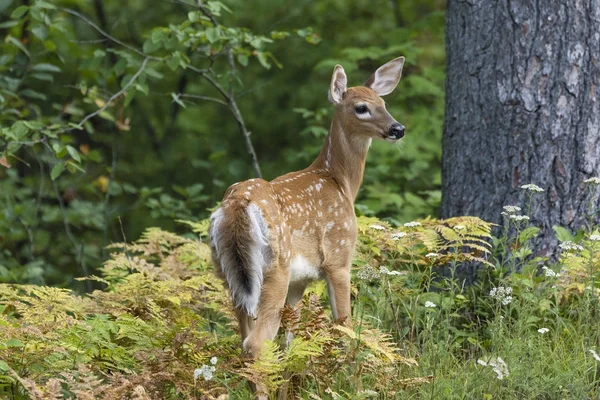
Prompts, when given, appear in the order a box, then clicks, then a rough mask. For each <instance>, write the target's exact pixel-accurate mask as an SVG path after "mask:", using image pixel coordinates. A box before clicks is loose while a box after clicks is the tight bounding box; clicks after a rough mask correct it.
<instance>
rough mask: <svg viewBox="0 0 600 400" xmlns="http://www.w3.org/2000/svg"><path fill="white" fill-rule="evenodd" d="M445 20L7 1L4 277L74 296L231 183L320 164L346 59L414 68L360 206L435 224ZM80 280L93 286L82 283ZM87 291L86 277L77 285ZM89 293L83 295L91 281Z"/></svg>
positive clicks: (327, 5) (269, 7) (93, 1)
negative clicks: (152, 229) (431, 218)
mask: <svg viewBox="0 0 600 400" xmlns="http://www.w3.org/2000/svg"><path fill="white" fill-rule="evenodd" d="M444 9H445V2H444V1H441V0H426V1H402V2H400V1H383V0H378V1H366V0H365V1H342V0H319V1H275V0H268V1H260V2H252V3H251V5H250V3H249V2H246V1H240V0H230V1H227V2H223V3H222V2H219V1H208V2H203V3H196V2H193V1H183V0H153V1H148V0H131V1H127V2H126V3H124V2H121V1H114V0H108V1H101V0H85V1H83V0H77V1H75V0H59V1H52V2H46V1H38V0H0V32H1V35H2V36H3V37H4V40H3V41H2V43H1V44H0V47H1V51H0V126H1V128H0V164H1V166H0V251H1V252H0V281H2V282H19V283H36V284H51V285H64V286H72V285H73V277H77V276H85V275H92V274H94V273H95V267H96V266H99V265H101V262H102V261H103V260H104V259H105V257H106V250H105V247H106V246H107V245H109V244H110V243H112V242H115V241H123V240H134V239H135V238H137V237H138V236H139V235H140V233H141V232H142V231H143V230H144V229H145V228H147V227H149V226H160V227H163V228H165V229H169V230H175V231H178V230H179V231H180V232H181V231H185V230H186V228H185V227H184V226H182V225H180V224H178V223H177V222H176V220H192V221H197V220H200V219H202V218H206V217H207V216H208V214H209V212H210V211H209V210H210V208H211V207H213V206H214V205H215V204H216V202H217V201H219V200H220V199H221V196H222V194H223V192H224V190H225V189H226V188H227V187H228V186H229V185H230V184H232V183H234V182H237V181H240V180H244V179H247V178H250V177H254V176H255V175H256V172H255V171H254V169H253V163H252V158H251V156H250V155H249V154H248V148H247V143H246V138H245V136H244V134H247V135H249V138H250V141H251V144H252V145H253V147H254V149H255V151H256V154H257V159H258V164H259V166H260V168H261V170H262V175H263V177H264V178H266V179H272V178H274V177H276V176H278V175H280V174H283V173H285V172H288V171H291V170H295V169H301V168H304V167H305V166H307V165H308V164H309V163H310V162H311V161H312V159H313V158H314V157H315V156H316V154H317V153H318V151H319V149H320V147H321V145H322V143H323V140H324V137H325V135H326V133H327V128H328V124H329V121H330V117H331V113H332V108H331V107H330V104H329V103H328V102H327V87H328V83H329V79H330V76H331V71H332V68H333V66H334V65H335V64H336V63H340V64H342V65H343V66H344V68H345V69H346V71H347V74H348V76H349V84H350V85H359V84H362V82H363V81H364V80H365V79H366V78H367V77H368V76H369V75H370V74H371V73H372V71H374V70H375V69H376V68H377V67H378V66H379V65H381V64H382V63H384V62H386V61H388V60H390V59H392V58H394V57H398V56H400V55H404V56H405V57H406V60H407V61H406V64H405V69H404V74H403V79H402V82H401V84H400V85H399V89H398V90H396V92H395V93H394V94H392V95H390V96H389V97H388V98H386V101H387V103H388V108H389V110H390V112H391V114H392V115H394V116H395V117H396V119H398V120H399V121H400V122H402V123H403V124H404V125H405V126H406V127H407V136H406V139H404V140H403V142H402V143H401V144H400V145H399V146H390V145H389V144H387V143H383V142H381V143H380V142H377V143H374V145H373V147H372V149H371V153H370V154H369V158H368V165H367V173H366V176H365V182H364V185H363V187H362V189H361V192H360V194H359V197H358V200H357V209H358V210H359V212H360V213H362V214H365V215H376V216H378V217H380V218H383V219H384V220H387V221H390V222H391V223H398V222H406V221H409V220H412V219H415V218H421V217H425V216H427V215H437V212H438V208H439V202H440V184H441V182H440V177H441V173H440V164H441V136H442V125H443V107H444V64H445V54H444ZM79 284H80V283H79ZM75 285H77V283H75ZM80 289H84V287H83V286H81V287H80Z"/></svg>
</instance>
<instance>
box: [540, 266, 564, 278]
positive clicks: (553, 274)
mask: <svg viewBox="0 0 600 400" xmlns="http://www.w3.org/2000/svg"><path fill="white" fill-rule="evenodd" d="M542 270H543V271H544V274H545V275H546V276H549V277H551V278H556V277H558V276H560V274H559V273H558V272H554V271H553V270H551V269H550V268H548V267H546V266H545V265H544V266H543V267H542Z"/></svg>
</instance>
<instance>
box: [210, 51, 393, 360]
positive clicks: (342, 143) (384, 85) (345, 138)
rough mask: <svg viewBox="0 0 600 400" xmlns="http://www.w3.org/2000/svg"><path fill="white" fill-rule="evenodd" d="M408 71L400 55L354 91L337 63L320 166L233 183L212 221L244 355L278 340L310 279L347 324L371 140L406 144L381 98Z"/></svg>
mask: <svg viewBox="0 0 600 400" xmlns="http://www.w3.org/2000/svg"><path fill="white" fill-rule="evenodd" d="M403 64H404V57H399V58H396V59H394V60H392V61H390V62H388V63H387V64H384V65H383V66H381V67H380V68H379V69H377V71H375V73H374V74H373V75H371V77H370V78H369V79H368V80H367V81H366V82H365V84H364V85H363V86H357V87H351V88H346V83H347V79H346V74H345V72H344V69H343V68H342V67H341V66H340V65H336V66H335V68H334V70H333V76H332V78H331V84H330V86H329V101H331V102H332V103H333V104H334V106H335V113H334V115H333V121H332V123H331V128H330V129H329V135H328V136H327V140H326V141H325V144H324V146H323V149H322V150H321V153H320V154H319V156H318V157H317V159H316V160H315V161H314V162H313V163H312V164H311V165H310V166H309V167H308V168H306V169H304V170H302V171H298V172H291V173H289V174H286V175H283V176H280V177H279V178H276V179H274V180H272V181H271V182H267V181H265V180H262V179H250V180H248V181H244V182H240V183H236V184H234V185H232V186H231V187H230V188H229V189H228V190H227V192H226V193H225V196H224V198H223V202H222V203H221V206H220V207H219V208H218V209H217V210H216V211H215V212H214V213H213V214H212V216H211V226H210V241H211V248H212V255H213V260H214V263H215V266H216V268H217V270H218V272H219V273H220V275H221V277H222V278H223V279H224V280H225V282H226V283H227V286H228V287H229V290H230V292H231V295H232V298H233V304H234V306H235V312H236V315H237V318H238V321H239V326H240V333H241V335H242V340H243V342H242V343H243V344H242V347H243V349H244V350H245V351H246V352H248V353H250V354H251V355H252V356H256V355H257V354H258V352H259V351H260V349H261V347H262V345H263V343H264V341H265V340H272V339H274V338H275V336H276V335H277V331H278V329H279V325H280V322H281V311H282V309H283V306H284V304H285V302H286V299H287V302H288V304H290V305H291V306H292V307H293V306H294V305H295V304H296V303H297V302H298V301H299V300H300V299H301V298H302V296H303V293H304V290H305V288H306V286H307V284H308V283H309V282H310V281H312V280H315V279H321V278H324V279H325V280H326V281H327V288H328V293H329V298H330V301H331V309H332V311H333V316H334V318H335V319H346V318H348V317H349V316H350V266H351V261H352V255H353V251H354V247H355V244H356V238H357V223H356V216H355V214H354V200H355V199H356V195H357V193H358V189H359V188H360V185H361V183H362V179H363V172H364V169H365V160H366V157H367V151H368V150H369V146H370V145H371V140H372V139H374V138H375V139H383V140H386V141H388V142H392V143H393V142H396V141H397V140H398V139H400V138H402V137H403V136H404V127H403V126H402V125H401V124H400V123H398V122H397V121H396V120H395V119H394V118H393V117H392V116H391V115H390V114H389V113H388V112H387V110H386V108H385V102H384V101H383V100H382V99H381V97H380V96H384V95H386V94H389V93H391V92H392V91H393V90H394V89H395V88H396V85H398V82H399V81H400V76H401V74H402V66H403Z"/></svg>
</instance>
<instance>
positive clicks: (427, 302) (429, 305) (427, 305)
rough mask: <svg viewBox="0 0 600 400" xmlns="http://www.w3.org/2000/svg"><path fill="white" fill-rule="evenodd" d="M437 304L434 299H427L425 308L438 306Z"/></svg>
mask: <svg viewBox="0 0 600 400" xmlns="http://www.w3.org/2000/svg"><path fill="white" fill-rule="evenodd" d="M436 307H437V306H436V305H435V303H434V302H433V301H429V300H427V301H426V302H425V308H436Z"/></svg>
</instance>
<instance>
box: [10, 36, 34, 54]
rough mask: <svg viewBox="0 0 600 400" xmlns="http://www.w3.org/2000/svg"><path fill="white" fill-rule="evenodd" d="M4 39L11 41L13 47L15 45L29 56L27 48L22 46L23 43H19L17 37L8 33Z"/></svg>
mask: <svg viewBox="0 0 600 400" xmlns="http://www.w3.org/2000/svg"><path fill="white" fill-rule="evenodd" d="M4 41H5V42H7V43H12V44H13V45H15V47H17V48H18V49H19V50H21V51H22V52H23V53H25V54H26V55H27V57H31V54H29V50H27V48H26V47H25V46H23V43H21V42H20V41H19V40H18V39H16V38H14V37H12V36H10V35H9V36H7V37H6V39H5V40H4Z"/></svg>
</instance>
